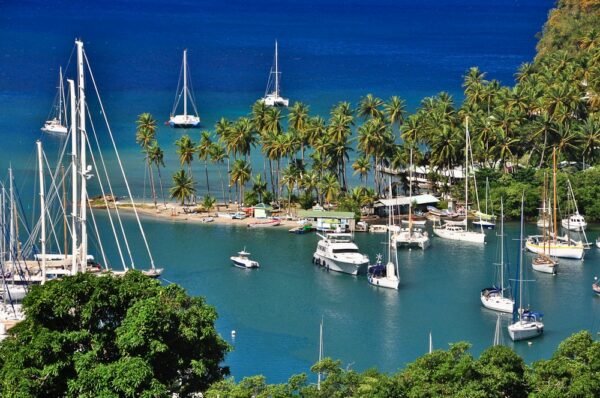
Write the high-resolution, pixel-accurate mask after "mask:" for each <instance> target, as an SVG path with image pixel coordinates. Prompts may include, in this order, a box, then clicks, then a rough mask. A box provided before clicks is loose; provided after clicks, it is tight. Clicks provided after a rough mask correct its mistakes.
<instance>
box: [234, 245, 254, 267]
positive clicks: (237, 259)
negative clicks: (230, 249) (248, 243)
mask: <svg viewBox="0 0 600 398" xmlns="http://www.w3.org/2000/svg"><path fill="white" fill-rule="evenodd" d="M248 256H250V253H248V252H247V251H246V248H244V250H242V251H241V252H238V255H237V256H231V257H230V258H231V261H232V262H233V265H235V266H236V267H238V268H245V269H250V268H259V267H260V264H258V261H254V260H250V258H249V257H248Z"/></svg>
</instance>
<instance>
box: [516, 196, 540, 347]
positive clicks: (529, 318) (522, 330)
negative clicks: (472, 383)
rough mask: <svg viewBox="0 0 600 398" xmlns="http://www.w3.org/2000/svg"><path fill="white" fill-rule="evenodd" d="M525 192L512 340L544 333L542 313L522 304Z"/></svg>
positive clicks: (522, 200)
mask: <svg viewBox="0 0 600 398" xmlns="http://www.w3.org/2000/svg"><path fill="white" fill-rule="evenodd" d="M524 198H525V194H523V196H522V197H521V233H520V239H519V262H518V263H517V267H518V269H519V272H518V275H519V276H518V279H517V281H516V282H517V284H518V285H519V290H518V294H519V297H518V306H517V303H516V302H515V305H514V307H513V322H512V323H511V324H510V325H508V334H509V335H510V338H511V339H512V340H513V341H518V340H526V339H531V338H534V337H538V336H541V335H542V333H544V324H543V323H542V318H543V314H541V313H539V312H532V311H530V310H529V308H525V307H524V306H523V283H524V282H525V280H523V269H524V268H525V267H523V208H524V202H525V199H524Z"/></svg>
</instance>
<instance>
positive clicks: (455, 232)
mask: <svg viewBox="0 0 600 398" xmlns="http://www.w3.org/2000/svg"><path fill="white" fill-rule="evenodd" d="M469 145H470V136H469V119H468V118H467V119H466V120H465V170H466V172H465V218H464V220H463V221H462V222H460V223H459V222H453V223H446V224H444V225H439V224H438V225H434V226H433V233H434V234H436V235H437V236H439V237H440V238H443V239H449V240H456V241H461V242H470V243H485V233H484V232H483V228H481V226H480V230H479V231H478V232H475V231H469V228H468V222H467V217H466V214H467V213H468V203H469V153H470V151H469ZM475 185H476V184H475ZM477 207H478V208H479V200H478V205H477ZM428 209H429V207H428ZM429 211H431V210H429Z"/></svg>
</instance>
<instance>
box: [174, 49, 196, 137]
mask: <svg viewBox="0 0 600 398" xmlns="http://www.w3.org/2000/svg"><path fill="white" fill-rule="evenodd" d="M181 68H182V76H180V78H179V82H178V83H177V94H176V96H175V103H174V104H173V110H172V111H171V117H170V118H169V125H170V126H171V127H180V128H191V127H199V126H200V117H199V116H198V109H196V102H195V101H194V94H193V91H192V90H190V88H189V87H188V84H189V85H191V78H190V75H189V71H188V64H187V49H186V50H183V63H182V66H181ZM182 81H183V87H182V88H181V91H180V90H179V87H181V82H182ZM182 98H183V115H175V112H177V107H178V106H179V101H180V100H181V99H182ZM188 99H189V101H190V103H191V104H192V108H193V109H194V113H193V114H188Z"/></svg>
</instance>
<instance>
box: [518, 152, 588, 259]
mask: <svg viewBox="0 0 600 398" xmlns="http://www.w3.org/2000/svg"><path fill="white" fill-rule="evenodd" d="M552 158H553V171H552V182H553V198H554V199H553V201H552V213H553V214H552V222H553V225H554V231H552V233H551V234H545V235H530V236H528V237H527V241H526V242H525V247H526V248H527V250H529V251H530V252H533V253H536V254H545V253H547V254H548V255H549V256H550V257H558V258H572V259H576V260H581V259H582V258H583V254H584V247H583V243H582V242H581V241H575V240H574V239H572V238H571V237H570V236H569V235H566V236H558V226H557V224H556V220H557V215H556V206H557V192H556V148H554V150H553V152H552Z"/></svg>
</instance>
